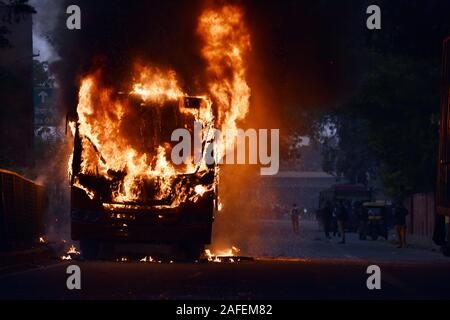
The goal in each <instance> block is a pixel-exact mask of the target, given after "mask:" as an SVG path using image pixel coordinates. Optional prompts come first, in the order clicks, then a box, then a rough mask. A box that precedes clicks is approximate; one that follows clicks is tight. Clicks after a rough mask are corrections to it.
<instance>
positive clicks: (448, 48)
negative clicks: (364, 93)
mask: <svg viewBox="0 0 450 320" xmlns="http://www.w3.org/2000/svg"><path fill="white" fill-rule="evenodd" d="M442 60H443V61H442V63H443V65H442V87H441V118H440V127H439V159H438V175H437V192H436V210H437V214H438V215H437V217H436V228H435V233H434V241H435V243H436V244H437V245H440V246H442V248H443V252H444V253H445V254H446V255H450V37H449V38H447V39H446V40H445V41H444V50H443V59H442Z"/></svg>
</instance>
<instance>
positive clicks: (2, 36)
mask: <svg viewBox="0 0 450 320" xmlns="http://www.w3.org/2000/svg"><path fill="white" fill-rule="evenodd" d="M0 7H5V8H6V15H5V17H3V18H4V20H3V22H6V23H9V24H11V23H13V22H18V21H20V19H21V17H22V16H23V15H24V14H31V13H36V10H35V9H34V8H33V7H32V6H30V5H29V4H28V0H0ZM8 34H10V31H9V29H8V27H7V26H6V25H0V49H4V48H8V47H11V43H10V42H9V40H8V38H7V35H8Z"/></svg>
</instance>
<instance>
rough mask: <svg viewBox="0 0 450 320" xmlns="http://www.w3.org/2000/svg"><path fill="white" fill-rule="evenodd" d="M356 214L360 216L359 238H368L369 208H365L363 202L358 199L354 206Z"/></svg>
mask: <svg viewBox="0 0 450 320" xmlns="http://www.w3.org/2000/svg"><path fill="white" fill-rule="evenodd" d="M354 212H355V215H356V216H357V217H358V233H359V240H366V238H367V222H368V220H369V215H368V212H367V209H366V208H364V206H363V205H362V203H361V202H359V201H357V202H356V203H355V207H354Z"/></svg>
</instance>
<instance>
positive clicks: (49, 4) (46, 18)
mask: <svg viewBox="0 0 450 320" xmlns="http://www.w3.org/2000/svg"><path fill="white" fill-rule="evenodd" d="M30 5H32V6H33V7H34V8H35V9H36V12H37V14H35V15H34V17H33V48H34V51H35V53H36V54H39V56H38V57H37V58H38V59H39V60H40V61H47V62H49V63H53V62H55V61H57V60H58V59H59V57H58V54H57V53H56V51H55V48H54V46H53V40H52V38H51V35H52V34H53V33H54V30H55V27H56V26H57V23H58V16H59V14H60V12H61V7H60V5H61V3H60V2H55V1H54V0H31V1H30Z"/></svg>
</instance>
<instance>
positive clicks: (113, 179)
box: [69, 69, 218, 258]
mask: <svg viewBox="0 0 450 320" xmlns="http://www.w3.org/2000/svg"><path fill="white" fill-rule="evenodd" d="M140 73H141V76H142V77H144V78H146V77H153V78H151V79H144V80H148V82H141V83H139V84H136V85H135V86H134V89H133V91H132V92H131V93H130V94H114V93H113V92H112V91H111V90H109V89H104V88H101V87H100V84H99V80H98V77H96V76H89V77H87V78H85V79H84V80H83V81H82V85H81V89H80V94H79V104H78V108H77V116H76V119H73V121H71V122H70V126H71V130H72V133H73V136H74V148H73V156H72V157H71V160H70V164H69V166H70V183H71V219H72V223H71V226H72V239H73V240H77V241H80V245H81V249H82V252H83V254H84V256H85V257H87V258H95V257H96V256H97V255H98V253H99V251H100V250H101V249H102V248H104V247H106V246H107V247H111V245H113V244H115V243H120V242H127V243H130V242H133V243H134V242H136V243H157V244H172V245H176V246H178V247H181V248H182V249H183V251H184V253H185V254H187V255H188V257H189V258H196V257H197V256H198V255H199V254H200V253H201V252H203V249H204V245H205V244H209V243H210V242H211V230H212V223H213V219H214V208H215V204H217V201H218V199H217V179H218V170H217V166H216V165H215V164H214V163H213V164H211V163H210V162H207V161H206V159H205V158H206V155H207V151H208V150H210V151H209V152H211V153H212V152H213V149H212V147H213V138H212V137H211V135H210V134H209V132H210V131H211V130H213V127H214V121H213V119H214V117H213V116H212V114H213V110H212V103H211V102H210V101H209V100H208V99H207V98H205V97H189V96H186V95H184V94H181V92H179V91H178V89H176V86H175V82H173V83H171V82H170V74H168V76H166V75H163V74H162V73H161V72H160V71H159V70H157V69H152V70H150V69H144V70H141V71H140ZM155 77H157V78H158V79H156V78H155ZM165 81H166V82H165ZM155 85H156V86H158V88H156V87H154V86H155ZM171 85H173V86H172V87H171ZM155 90H156V91H155ZM199 124H200V125H201V132H200V135H201V137H200V138H201V145H198V144H197V146H195V144H193V145H194V147H193V148H196V147H197V148H200V149H201V150H200V152H199V154H200V155H201V157H200V159H194V158H193V157H190V158H187V161H185V162H183V163H181V164H179V165H175V164H174V163H173V162H172V161H171V160H170V159H168V158H169V156H170V155H171V152H172V149H173V148H174V146H175V142H174V141H172V133H173V132H174V131H175V130H177V129H178V128H184V129H186V130H188V131H189V132H190V133H192V136H194V132H195V126H196V125H197V126H198V125H199ZM211 150H212V151H211ZM198 151H199V150H192V152H193V153H192V154H195V153H196V152H198ZM194 160H196V161H194Z"/></svg>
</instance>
